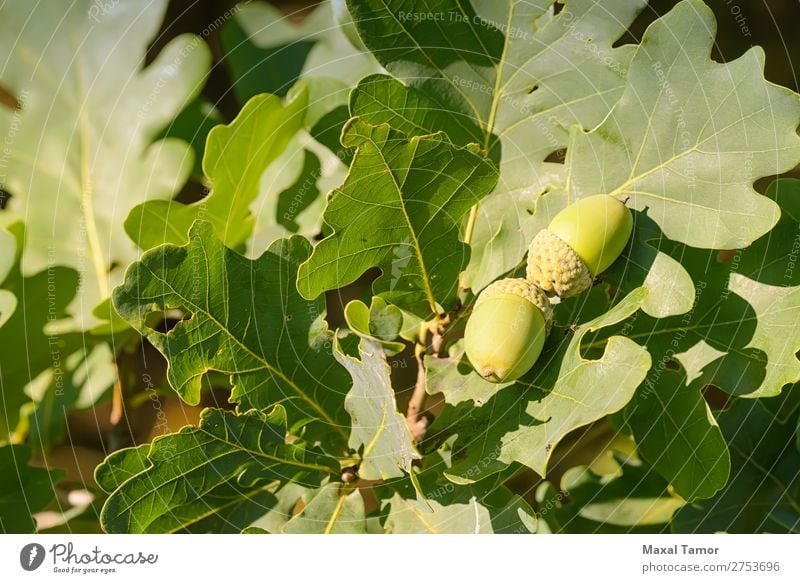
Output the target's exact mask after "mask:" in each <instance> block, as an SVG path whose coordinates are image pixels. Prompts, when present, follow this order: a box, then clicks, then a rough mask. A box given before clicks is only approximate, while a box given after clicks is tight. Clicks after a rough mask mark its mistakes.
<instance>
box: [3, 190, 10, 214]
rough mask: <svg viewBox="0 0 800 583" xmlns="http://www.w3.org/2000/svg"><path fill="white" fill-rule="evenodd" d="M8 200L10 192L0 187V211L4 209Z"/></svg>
mask: <svg viewBox="0 0 800 583" xmlns="http://www.w3.org/2000/svg"><path fill="white" fill-rule="evenodd" d="M9 200H11V193H10V192H8V191H7V190H3V189H2V188H0V211H4V210H6V206H8V201H9Z"/></svg>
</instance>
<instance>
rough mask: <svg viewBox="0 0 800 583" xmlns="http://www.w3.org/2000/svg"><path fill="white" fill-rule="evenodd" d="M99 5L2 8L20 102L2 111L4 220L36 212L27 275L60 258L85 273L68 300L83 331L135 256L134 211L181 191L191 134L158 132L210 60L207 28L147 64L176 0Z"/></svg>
mask: <svg viewBox="0 0 800 583" xmlns="http://www.w3.org/2000/svg"><path fill="white" fill-rule="evenodd" d="M96 8H97V5H96V3H95V2H94V0H77V1H76V2H72V3H70V4H69V5H68V6H65V7H64V8H63V10H52V9H49V7H46V6H43V5H40V4H36V3H31V2H27V1H26V0H12V1H10V2H5V3H4V4H3V6H2V9H0V10H1V11H2V18H0V52H2V53H3V54H4V55H6V62H7V66H6V67H5V68H4V71H3V74H2V79H0V82H2V84H3V86H4V87H5V88H6V89H7V90H8V91H9V92H11V93H12V94H13V95H14V96H15V97H16V98H17V100H18V101H19V103H20V105H21V110H19V111H11V110H9V109H6V108H3V109H2V110H0V133H2V134H3V135H6V136H8V135H11V134H13V136H14V138H13V140H12V143H11V144H9V147H8V152H9V154H8V160H7V162H8V172H7V175H6V176H5V178H4V180H5V181H6V183H5V184H4V185H3V187H4V188H5V189H7V190H8V191H9V192H11V193H12V194H13V195H14V196H13V197H12V198H11V200H10V203H9V206H8V208H7V209H6V212H4V213H2V214H1V215H0V222H2V223H4V224H9V223H11V222H14V221H17V220H20V219H21V218H24V220H25V222H26V228H27V229H28V237H27V240H26V246H25V253H24V258H25V260H24V262H23V271H24V273H25V275H31V274H33V273H38V272H40V271H42V270H44V269H46V268H47V267H48V266H50V265H52V264H57V265H63V266H65V267H68V268H72V269H75V270H77V271H79V272H80V280H81V287H80V291H79V293H78V295H77V296H76V298H75V300H74V301H73V302H72V304H71V305H70V314H71V315H72V316H74V320H73V322H72V325H73V327H74V328H75V329H79V330H87V329H90V328H92V327H93V326H95V325H96V324H97V323H98V321H99V320H98V318H97V317H95V316H94V315H93V314H92V310H93V309H94V307H95V306H97V305H98V304H99V303H100V302H101V301H102V300H104V299H106V298H108V297H109V296H110V293H111V289H112V288H113V286H114V285H115V284H116V283H117V282H118V281H119V280H120V279H121V278H122V271H123V269H124V267H125V266H126V265H127V264H128V263H130V262H131V261H133V260H134V259H136V256H137V250H136V247H135V246H134V245H133V244H132V243H131V242H130V241H129V240H128V239H127V237H125V236H124V235H123V233H122V228H121V227H122V224H123V221H124V220H125V217H126V216H127V214H128V211H129V210H130V209H131V208H133V207H134V206H136V205H137V204H140V203H142V202H144V201H146V200H153V199H168V198H171V197H172V196H173V195H174V194H175V193H176V192H177V191H178V190H179V189H180V188H181V186H182V185H183V183H184V181H185V180H186V178H187V177H188V176H189V173H190V172H191V169H192V155H191V149H190V147H189V146H188V145H187V144H186V143H184V142H182V141H179V140H174V139H165V140H158V141H156V140H157V138H158V136H159V135H161V133H162V130H163V129H164V128H165V127H166V126H167V125H168V124H169V123H170V122H171V121H172V120H173V119H174V118H175V116H176V115H177V114H178V112H179V111H180V110H181V109H182V108H183V107H185V106H186V105H187V104H188V103H189V102H191V101H192V99H193V97H194V96H195V95H196V94H197V93H199V91H200V89H201V87H202V85H203V82H204V78H205V75H206V72H207V71H208V67H209V62H210V53H209V50H208V48H207V47H206V45H205V43H204V42H203V41H202V40H201V39H200V38H198V37H193V36H191V35H180V36H178V37H176V38H175V39H173V40H172V41H171V42H169V43H168V44H167V45H166V46H165V47H164V48H163V50H162V51H161V52H160V53H159V54H158V55H157V56H156V58H155V60H154V61H153V62H152V63H150V64H149V65H148V66H146V67H145V66H144V60H145V52H146V50H147V49H148V47H149V46H150V44H151V42H152V40H153V38H154V37H155V36H156V34H157V33H158V31H159V28H160V26H161V21H162V18H163V16H164V13H165V11H166V8H167V1H166V0H156V1H155V2H151V3H149V4H147V5H143V4H141V3H140V2H135V1H133V0H120V1H118V2H113V3H109V4H108V6H104V8H105V10H104V12H103V15H102V22H100V23H98V22H96V18H97V17H96V16H94V17H93V14H95V12H96ZM98 55H102V58H98ZM42 136H47V147H42V142H41V139H42ZM31 209H35V212H31Z"/></svg>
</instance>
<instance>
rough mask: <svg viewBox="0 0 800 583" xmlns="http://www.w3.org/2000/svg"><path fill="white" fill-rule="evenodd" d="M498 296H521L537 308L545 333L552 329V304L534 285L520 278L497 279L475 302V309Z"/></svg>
mask: <svg viewBox="0 0 800 583" xmlns="http://www.w3.org/2000/svg"><path fill="white" fill-rule="evenodd" d="M499 294H514V295H518V296H521V297H523V298H525V299H526V300H528V301H529V302H530V303H532V304H533V305H534V306H536V307H537V308H539V311H540V312H542V316H544V322H545V325H546V326H547V333H548V334H549V333H550V329H551V328H552V327H553V304H552V303H550V298H548V297H547V294H546V293H544V291H542V290H541V289H540V288H539V286H537V285H536V284H535V283H533V282H531V281H528V280H527V279H524V278H522V277H511V278H507V279H498V280H497V281H495V282H494V283H492V284H490V285H488V286H487V287H485V288H484V289H483V291H482V292H481V293H480V295H479V296H478V299H477V300H475V307H476V308H477V307H478V306H480V305H481V304H482V303H483V302H485V301H486V300H488V299H489V298H491V297H493V296H496V295H499Z"/></svg>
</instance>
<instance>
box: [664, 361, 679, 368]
mask: <svg viewBox="0 0 800 583" xmlns="http://www.w3.org/2000/svg"><path fill="white" fill-rule="evenodd" d="M664 367H666V368H667V369H668V370H680V369H681V365H680V364H679V363H678V362H677V361H675V360H673V359H671V358H670V359H669V360H668V361H666V362H665V363H664Z"/></svg>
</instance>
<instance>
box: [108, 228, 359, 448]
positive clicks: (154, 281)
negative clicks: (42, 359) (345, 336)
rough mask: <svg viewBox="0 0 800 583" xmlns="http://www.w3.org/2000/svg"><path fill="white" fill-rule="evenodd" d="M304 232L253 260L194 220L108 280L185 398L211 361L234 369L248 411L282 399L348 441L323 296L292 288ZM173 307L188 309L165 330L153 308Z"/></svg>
mask: <svg viewBox="0 0 800 583" xmlns="http://www.w3.org/2000/svg"><path fill="white" fill-rule="evenodd" d="M309 252H310V245H309V243H308V242H307V241H306V240H305V239H303V238H302V237H293V238H291V239H280V240H278V241H276V242H275V243H273V244H272V246H270V248H269V249H268V250H267V251H266V252H264V254H263V255H262V256H261V257H259V258H258V259H256V260H254V261H251V260H249V259H247V258H245V257H242V256H241V255H239V254H237V253H236V252H234V251H232V250H230V249H228V248H227V247H225V246H224V245H223V244H222V242H221V241H220V240H219V238H218V237H217V235H216V232H215V230H214V228H213V226H212V225H211V224H210V223H208V222H204V221H198V222H196V223H195V224H194V225H193V226H192V230H191V231H190V232H189V242H188V243H187V244H186V245H183V246H175V245H164V246H161V247H157V248H156V249H153V250H151V251H149V252H147V253H145V254H144V256H143V257H142V259H141V260H140V261H139V262H137V263H134V264H133V265H132V266H131V267H130V268H129V269H128V272H127V273H126V276H125V281H124V283H123V284H122V285H121V286H120V287H118V288H117V289H115V290H114V306H115V307H116V309H117V311H118V312H119V314H120V316H122V317H123V318H124V319H125V320H127V321H128V323H130V325H131V326H133V327H134V328H135V329H136V330H138V331H139V332H140V333H141V334H143V335H144V336H145V337H146V338H147V339H148V340H149V341H150V342H151V343H152V344H153V345H154V346H155V347H156V348H158V349H159V350H160V351H161V353H162V354H163V355H164V356H165V357H166V359H167V361H168V363H169V368H168V371H167V378H168V380H169V382H170V384H171V385H172V387H173V388H174V389H175V390H176V391H177V392H178V394H179V395H180V396H181V398H182V399H183V400H184V401H186V402H187V403H190V404H197V403H198V402H199V401H200V389H201V382H202V379H203V376H204V375H205V374H206V373H207V372H208V371H212V370H214V371H218V372H221V373H224V374H227V375H230V378H231V386H232V392H231V397H230V400H231V402H235V403H238V404H239V408H240V409H241V410H243V411H246V410H248V409H250V408H256V409H263V408H265V407H269V406H271V405H273V404H275V403H278V402H280V403H283V405H284V406H285V407H286V409H287V410H288V411H289V414H290V415H291V416H292V418H293V419H296V420H300V419H303V420H311V421H315V422H314V423H311V424H310V425H309V426H308V427H307V428H306V431H307V432H308V434H309V435H311V434H313V435H315V436H316V437H318V438H320V439H325V440H326V443H327V444H328V445H331V446H338V441H346V439H347V433H346V432H345V427H346V424H347V417H346V413H345V411H344V395H345V392H346V387H347V386H348V379H347V373H346V372H345V370H344V369H343V368H342V367H341V366H340V365H339V364H338V363H337V362H336V360H335V359H334V358H333V355H332V354H331V339H330V333H329V332H328V331H327V328H326V324H325V321H324V312H325V303H324V301H323V300H322V299H318V300H311V301H308V300H304V299H303V298H301V297H300V296H299V295H298V294H297V292H296V291H295V283H294V282H295V278H296V272H297V267H298V265H299V264H300V263H301V262H302V261H304V260H305V259H307V258H308V255H309ZM173 308H178V309H181V310H183V312H184V313H185V315H186V317H187V319H185V320H183V321H181V322H179V323H178V324H177V325H176V326H175V327H174V328H173V329H172V330H170V331H169V332H168V333H163V332H160V331H157V330H155V329H153V328H152V327H151V326H150V325H149V323H148V322H149V318H152V316H153V313H154V312H158V311H165V310H168V309H173Z"/></svg>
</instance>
